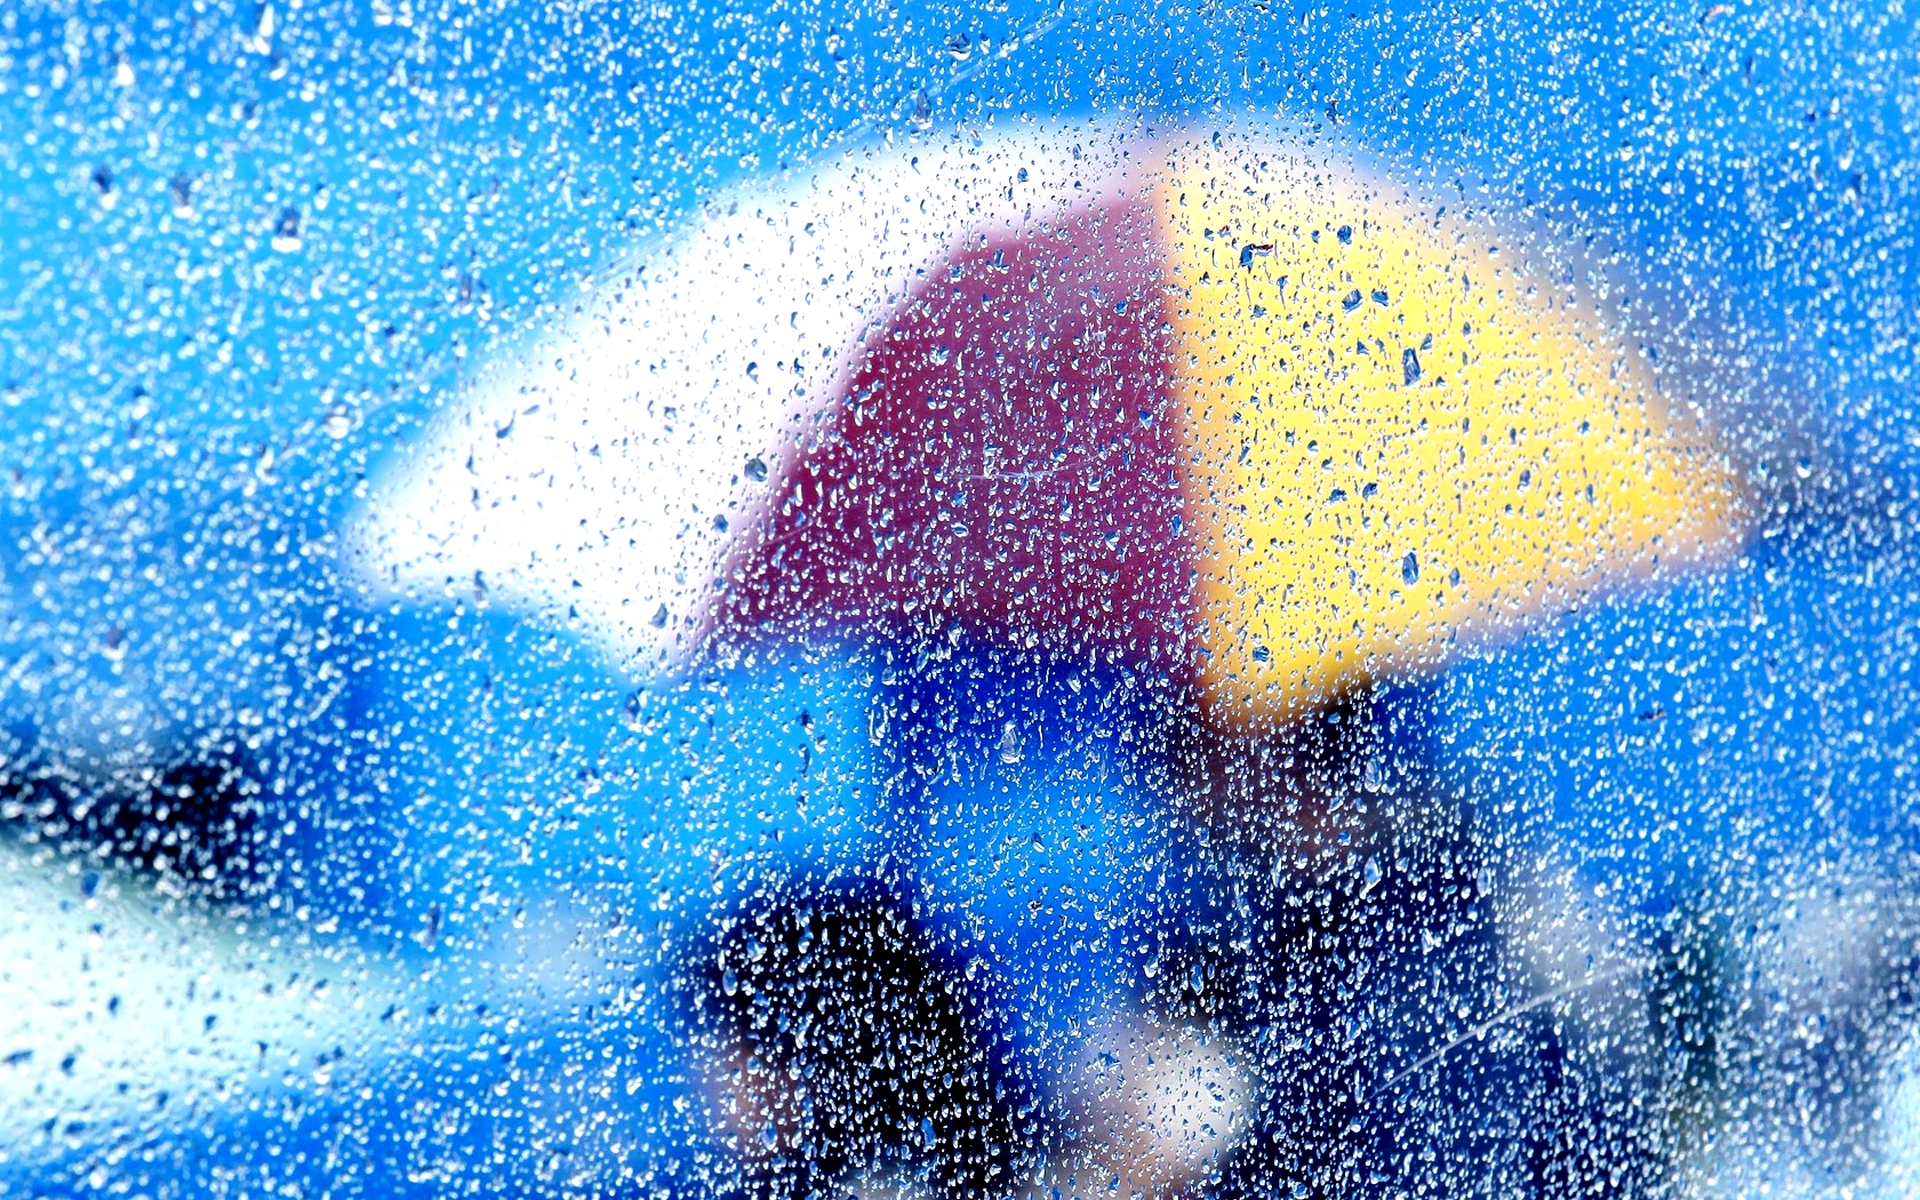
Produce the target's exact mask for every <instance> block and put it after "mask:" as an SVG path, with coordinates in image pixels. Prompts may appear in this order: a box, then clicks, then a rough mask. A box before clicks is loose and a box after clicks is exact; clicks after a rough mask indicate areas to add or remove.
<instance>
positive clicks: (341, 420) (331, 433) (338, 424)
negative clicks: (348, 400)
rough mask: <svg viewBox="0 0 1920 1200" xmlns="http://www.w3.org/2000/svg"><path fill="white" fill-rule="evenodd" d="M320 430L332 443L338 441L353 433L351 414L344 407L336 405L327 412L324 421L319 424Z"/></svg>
mask: <svg viewBox="0 0 1920 1200" xmlns="http://www.w3.org/2000/svg"><path fill="white" fill-rule="evenodd" d="M320 428H321V429H323V430H325V431H326V435H327V436H328V437H330V438H332V439H333V440H334V441H336V442H337V441H340V440H342V439H344V438H345V437H346V436H347V435H348V434H349V433H352V432H353V414H352V413H351V412H349V411H348V410H347V406H346V405H344V404H336V405H334V406H333V407H332V408H329V409H328V410H327V417H326V420H324V421H322V422H321V424H320Z"/></svg>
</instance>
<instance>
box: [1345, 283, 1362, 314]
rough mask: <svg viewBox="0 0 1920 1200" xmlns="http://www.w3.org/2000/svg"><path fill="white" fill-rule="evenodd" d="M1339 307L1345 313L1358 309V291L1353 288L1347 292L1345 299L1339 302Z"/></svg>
mask: <svg viewBox="0 0 1920 1200" xmlns="http://www.w3.org/2000/svg"><path fill="white" fill-rule="evenodd" d="M1340 307H1341V308H1343V309H1345V310H1346V311H1347V312H1352V311H1353V310H1354V309H1356V308H1359V307H1360V289H1359V288H1355V289H1353V290H1352V291H1350V292H1348V293H1347V297H1346V299H1344V300H1342V301H1341V302H1340Z"/></svg>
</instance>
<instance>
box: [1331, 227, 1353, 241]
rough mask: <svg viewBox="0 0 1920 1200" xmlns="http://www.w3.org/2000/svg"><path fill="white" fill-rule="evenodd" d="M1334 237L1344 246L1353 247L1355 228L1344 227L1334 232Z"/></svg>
mask: <svg viewBox="0 0 1920 1200" xmlns="http://www.w3.org/2000/svg"><path fill="white" fill-rule="evenodd" d="M1333 236H1335V237H1337V238H1339V239H1340V244H1341V245H1342V246H1351V245H1353V226H1351V225H1342V226H1341V227H1340V228H1338V229H1336V230H1334V231H1333Z"/></svg>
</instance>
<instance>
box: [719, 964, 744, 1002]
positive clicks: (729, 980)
mask: <svg viewBox="0 0 1920 1200" xmlns="http://www.w3.org/2000/svg"><path fill="white" fill-rule="evenodd" d="M720 990H721V991H723V992H725V993H726V994H727V995H729V996H732V995H735V994H737V993H738V992H739V991H740V977H739V976H738V975H736V974H734V973H733V968H732V967H728V968H727V969H726V970H725V971H722V972H721V973H720Z"/></svg>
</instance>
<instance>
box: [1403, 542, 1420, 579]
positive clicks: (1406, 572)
mask: <svg viewBox="0 0 1920 1200" xmlns="http://www.w3.org/2000/svg"><path fill="white" fill-rule="evenodd" d="M1400 578H1402V579H1404V580H1406V581H1407V582H1408V583H1409V584H1414V583H1419V582H1420V556H1419V555H1418V554H1415V553H1414V552H1413V551H1411V550H1409V551H1407V556H1406V557H1405V558H1403V559H1401V560H1400Z"/></svg>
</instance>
